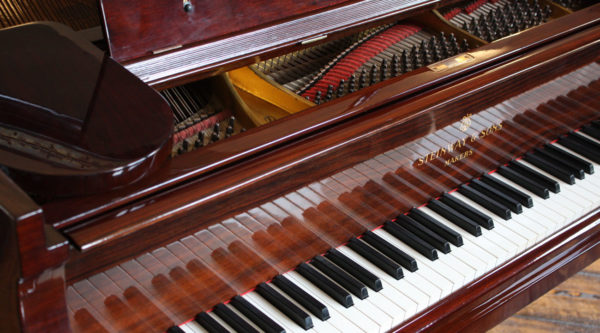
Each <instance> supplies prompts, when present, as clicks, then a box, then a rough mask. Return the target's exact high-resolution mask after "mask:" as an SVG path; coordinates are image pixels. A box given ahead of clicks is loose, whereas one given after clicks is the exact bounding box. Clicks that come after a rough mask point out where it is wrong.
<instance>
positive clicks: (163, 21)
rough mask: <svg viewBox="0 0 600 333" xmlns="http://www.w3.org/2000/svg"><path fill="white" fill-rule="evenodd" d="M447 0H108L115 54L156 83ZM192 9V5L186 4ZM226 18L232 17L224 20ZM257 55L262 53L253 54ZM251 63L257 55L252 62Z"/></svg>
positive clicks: (108, 29) (111, 45)
mask: <svg viewBox="0 0 600 333" xmlns="http://www.w3.org/2000/svg"><path fill="white" fill-rule="evenodd" d="M438 3H439V0H421V1H415V0H403V1H397V0H371V1H356V0H318V1H307V0H300V1H294V0H282V1H267V0H254V1H244V0H230V1H204V0H180V1H178V0H175V1H156V0H154V1H153V0H150V1H148V0H131V1H120V0H101V9H102V15H103V17H104V25H105V26H104V29H105V32H106V36H107V39H108V44H109V48H110V53H111V56H112V57H113V58H114V59H116V60H117V61H119V62H121V63H125V64H127V66H126V67H127V68H128V69H129V70H130V71H132V72H133V73H134V74H136V75H137V76H138V77H140V78H141V79H142V80H144V81H145V82H148V83H150V84H151V85H154V84H159V83H162V82H165V81H166V80H168V79H172V78H177V77H181V76H188V75H194V74H197V73H200V72H207V71H212V72H219V71H223V68H222V67H223V66H224V65H227V64H231V63H232V62H236V63H237V64H238V67H239V65H240V63H241V62H243V60H246V62H248V61H251V62H254V61H255V60H256V58H255V57H260V56H262V55H263V54H266V53H271V54H272V53H273V52H277V50H281V49H283V48H286V47H293V46H296V45H300V44H306V43H310V42H312V41H316V40H320V39H322V38H325V37H327V36H329V35H331V34H334V33H338V32H342V31H345V30H347V29H348V28H349V27H353V26H356V25H360V24H365V23H369V22H372V21H374V20H380V19H382V18H386V17H390V16H394V15H398V14H399V13H403V12H407V11H409V10H410V11H412V10H415V9H424V8H433V6H434V5H436V4H438ZM186 5H189V6H191V9H189V10H186V8H189V6H186ZM224 22H226V24H224ZM252 59H254V60H252ZM248 63H249V62H248Z"/></svg>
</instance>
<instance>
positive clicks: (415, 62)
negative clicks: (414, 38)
mask: <svg viewBox="0 0 600 333" xmlns="http://www.w3.org/2000/svg"><path fill="white" fill-rule="evenodd" d="M410 61H411V70H413V71H414V70H415V69H417V68H419V67H421V66H420V64H419V56H418V55H417V47H416V46H414V45H413V46H412V48H411V50H410Z"/></svg>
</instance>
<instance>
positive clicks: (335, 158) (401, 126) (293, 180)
mask: <svg viewBox="0 0 600 333" xmlns="http://www.w3.org/2000/svg"><path fill="white" fill-rule="evenodd" d="M597 30H598V28H594V29H592V31H590V32H587V33H585V34H580V35H577V37H571V38H568V39H566V41H565V42H563V44H562V45H563V47H564V49H562V48H560V47H546V48H542V49H541V50H539V51H536V52H535V54H538V56H537V57H534V56H533V55H531V56H528V57H525V58H523V60H521V61H517V62H515V63H512V64H506V65H503V66H500V67H498V68H496V69H493V70H490V71H488V72H487V73H485V75H480V76H478V77H477V78H473V79H469V80H465V81H464V82H460V83H457V84H454V85H453V86H452V87H447V88H445V89H443V90H440V91H437V92H435V93H433V94H430V95H429V96H428V98H420V99H415V100H414V101H409V102H406V103H398V104H395V105H394V104H392V105H389V106H387V107H384V108H382V109H380V110H378V111H377V112H374V113H372V114H370V115H369V117H365V118H358V119H356V120H353V121H350V122H348V123H347V124H344V125H343V126H341V127H340V128H343V129H344V130H343V131H338V130H328V131H323V132H322V133H320V134H319V135H316V136H314V137H313V138H311V139H305V140H304V141H301V142H299V143H297V144H295V145H292V146H288V147H286V149H285V150H283V149H282V150H278V151H277V150H276V151H273V152H271V153H270V154H267V155H265V156H263V157H261V158H257V159H253V160H248V161H246V162H243V163H239V165H236V166H235V167H233V168H231V169H229V170H223V171H220V172H217V173H216V174H214V175H210V176H206V177H203V178H200V179H198V180H196V181H193V182H190V183H188V184H187V185H186V186H184V187H180V188H178V189H177V190H171V191H167V192H164V193H161V194H159V195H156V196H153V197H152V198H151V200H147V201H138V202H136V203H134V204H132V205H131V206H129V207H128V206H125V207H123V208H121V209H119V210H116V211H114V212H112V213H109V214H106V215H104V216H99V217H98V218H96V219H94V220H92V221H89V222H87V223H85V224H78V225H75V226H73V227H69V228H67V229H66V232H67V233H68V234H69V236H70V237H71V238H72V239H73V241H74V242H75V244H77V246H79V247H80V248H82V249H84V250H87V249H92V248H102V247H103V246H104V245H105V244H106V246H109V247H111V248H112V247H116V248H119V250H118V251H117V252H119V253H121V254H124V253H125V252H123V251H131V252H132V253H135V252H136V251H138V250H142V249H143V247H144V246H145V245H143V244H136V245H133V246H132V245H131V244H130V243H131V242H129V241H124V242H123V240H127V239H133V238H135V237H139V236H136V235H144V236H143V238H146V237H153V240H154V242H155V243H162V242H163V241H162V240H161V239H165V238H167V237H169V236H171V235H173V234H174V233H175V231H177V232H181V233H185V232H187V231H188V230H191V229H194V228H198V227H200V226H209V225H210V224H212V223H214V222H216V220H218V219H220V218H223V217H225V216H224V215H226V214H230V212H231V211H233V210H236V209H239V210H243V209H245V208H246V207H248V206H250V205H252V204H253V203H256V202H260V201H261V200H267V199H269V198H270V197H272V196H274V195H277V194H278V193H277V192H275V191H281V192H279V193H284V192H283V191H286V190H288V189H293V188H294V187H298V186H302V185H303V184H306V183H307V182H310V181H311V180H314V179H319V178H320V177H325V176H327V174H330V173H333V172H336V171H338V170H340V169H344V168H347V167H349V166H352V165H353V164H355V163H358V162H362V161H363V160H364V159H367V158H370V157H372V156H375V155H377V154H379V153H381V152H384V151H386V150H388V149H391V148H393V147H396V146H401V145H402V144H406V145H407V147H410V143H411V141H413V140H417V139H418V138H420V137H423V136H425V135H426V134H428V133H429V131H431V130H432V129H436V128H441V127H444V126H446V125H448V124H450V123H453V122H455V121H456V120H457V119H460V118H462V117H463V116H464V115H465V114H467V113H468V112H469V111H467V110H481V109H483V108H485V107H487V106H492V105H494V104H495V103H498V102H501V101H502V100H504V99H506V98H508V97H510V96H512V95H514V94H518V93H519V92H521V91H523V89H526V88H527V87H534V86H536V85H537V84H538V82H540V81H543V80H547V79H548V78H550V77H553V76H558V75H560V73H564V71H568V70H572V69H573V68H574V66H576V65H575V64H573V62H572V61H571V60H569V59H570V58H569V56H572V55H575V54H577V57H578V58H580V59H582V60H583V59H588V60H589V61H593V60H594V59H595V57H596V53H595V52H596V51H597V47H598V46H597V45H596V44H595V42H596V40H597ZM572 43H574V44H572ZM586 43H592V44H591V45H590V46H589V47H587V48H584V49H583V50H581V51H580V52H581V53H579V52H578V53H573V52H569V51H567V49H571V48H572V47H573V46H574V45H585V44H586ZM540 54H545V55H546V56H547V57H550V58H552V57H556V60H554V64H553V65H550V64H547V65H545V66H543V67H540V66H541V65H538V63H539V62H540V60H541V59H544V58H540V57H541V55H540ZM529 66H533V67H532V68H530V69H529V70H527V73H528V74H527V75H526V76H525V77H518V78H516V77H511V78H510V79H509V78H507V77H506V73H514V72H520V71H523V70H524V68H527V67H529ZM546 66H547V67H546ZM540 68H544V70H543V71H542V70H540ZM509 82H510V83H509ZM483 84H487V85H486V86H485V89H484V88H482V85H483ZM498 85H500V87H501V88H498ZM465 91H468V92H469V96H466V97H465V98H464V99H460V102H458V101H457V100H456V99H454V102H452V103H450V104H448V103H446V102H445V101H446V100H448V98H451V97H457V96H461V95H462V94H464V92H465ZM436 103H440V105H439V106H437V107H436V106H435V105H436ZM579 125H581V123H580V124H579ZM561 130H562V132H560V131H548V132H545V133H540V132H539V131H534V132H527V133H526V135H525V136H523V135H520V137H521V138H522V141H523V142H519V141H515V142H513V141H510V140H508V141H498V142H496V141H492V142H490V143H488V144H486V145H484V144H479V143H477V145H478V146H477V149H476V153H475V156H474V159H475V161H476V162H477V163H478V164H479V167H477V168H476V169H473V168H471V170H470V171H469V170H462V169H461V168H460V164H458V165H453V166H452V167H450V168H449V169H450V170H448V171H445V172H439V171H438V170H440V169H443V170H445V169H444V168H443V161H439V160H437V161H434V162H433V163H431V166H429V165H426V166H424V167H423V168H415V167H413V164H414V163H416V161H417V159H418V158H419V157H421V156H422V155H424V154H421V153H420V152H418V151H417V152H413V153H410V154H409V155H407V156H406V157H404V159H405V161H403V166H402V175H401V177H404V176H405V175H408V174H410V175H418V176H419V177H421V178H420V179H421V180H422V181H421V182H422V183H425V184H432V183H434V182H436V183H439V185H437V188H435V190H436V191H435V192H433V193H431V192H429V193H428V192H425V193H428V195H430V196H435V195H438V194H439V193H441V192H442V191H444V190H449V189H452V188H454V187H456V186H457V185H459V184H460V183H462V182H464V181H466V180H467V179H469V177H474V176H478V175H479V174H481V173H482V172H484V171H485V170H486V169H489V168H495V167H497V166H498V165H501V164H502V163H505V162H507V161H508V159H510V158H512V157H514V156H515V155H519V154H521V153H523V152H525V151H526V150H527V149H529V148H531V147H532V146H533V145H536V144H538V143H539V142H540V141H541V140H544V139H550V138H556V137H557V136H558V135H559V134H562V133H565V129H561ZM539 135H542V136H541V138H542V139H540V138H539ZM552 136H553V137H552ZM357 138H360V140H359V139H357ZM444 140H446V141H447V142H449V143H450V142H453V141H455V140H452V138H445V139H444ZM489 140H494V139H493V138H490V139H489ZM333 142H335V143H337V144H336V148H335V149H331V148H328V147H330V145H331V144H332V143H333ZM479 145H480V146H481V147H479ZM421 146H422V147H423V148H420V149H421V150H425V148H424V147H425V146H423V145H421ZM496 146H500V147H502V148H497V147H496ZM503 147H506V148H503ZM499 149H505V150H504V151H502V150H500V151H498V150H499ZM488 152H489V153H488ZM425 154H426V153H425ZM488 155H490V156H492V157H494V156H496V158H497V159H493V158H492V159H491V160H490V159H489V158H483V157H482V158H478V157H479V156H484V157H487V156H488ZM309 156H310V158H308V157H309ZM283 166H285V167H283ZM282 168H283V170H285V172H273V170H282ZM421 174H422V176H421ZM224 175H227V177H224ZM413 177H414V176H413ZM428 180H429V181H428ZM418 186H419V185H417V187H418ZM430 186H431V185H430ZM401 192H402V191H401ZM238 195H242V197H243V199H240V197H239V196H238ZM406 196H408V197H411V195H410V194H408V193H407V195H406ZM421 197H422V196H421ZM417 198H418V197H417ZM134 207H135V209H134ZM181 207H186V208H185V209H182V208H181ZM399 208H405V207H399ZM157 212H162V213H161V214H160V216H157ZM155 228H156V229H155ZM152 229H154V232H150V230H152ZM125 244H126V245H125ZM138 246H139V247H138ZM125 247H127V249H125ZM111 252H113V251H92V252H90V253H89V254H86V252H85V251H84V252H83V253H82V258H85V259H82V260H83V261H84V262H85V261H88V260H89V258H86V257H87V256H88V255H93V258H94V260H92V261H93V262H97V263H99V262H102V261H103V260H106V259H108V258H109V257H110V256H111V254H110V253H111ZM92 253H93V254H92ZM99 256H103V257H106V259H101V258H100V257H99ZM75 261H76V260H75ZM89 268H90V267H89V266H88V267H87V269H89Z"/></svg>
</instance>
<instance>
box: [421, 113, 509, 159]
mask: <svg viewBox="0 0 600 333" xmlns="http://www.w3.org/2000/svg"><path fill="white" fill-rule="evenodd" d="M470 118H471V114H470V113H469V114H467V115H466V116H464V117H463V118H462V119H461V124H460V125H461V126H463V125H466V126H465V127H467V128H465V131H466V130H467V129H468V127H470V125H471V121H470ZM465 119H468V125H467V124H466V123H465ZM461 129H462V128H461ZM501 130H502V123H501V122H500V123H497V124H492V125H490V126H489V127H487V128H485V129H483V130H480V131H478V132H475V133H473V134H470V135H467V136H466V137H465V138H462V139H458V140H456V141H454V142H451V143H449V144H447V145H446V146H442V147H440V148H438V149H437V150H435V151H430V152H427V154H424V155H422V156H420V157H419V158H417V159H416V160H415V162H414V163H413V166H417V167H419V166H423V165H425V164H427V163H431V162H433V161H435V160H438V161H440V162H441V163H443V165H444V166H446V167H447V166H450V165H452V164H454V163H456V162H458V161H460V160H463V159H465V158H468V157H471V156H473V154H475V151H473V149H472V148H469V149H467V150H465V149H464V148H465V147H467V145H468V144H472V143H475V142H477V141H478V140H481V139H484V138H486V137H488V136H490V135H492V134H495V133H498V132H499V131H501Z"/></svg>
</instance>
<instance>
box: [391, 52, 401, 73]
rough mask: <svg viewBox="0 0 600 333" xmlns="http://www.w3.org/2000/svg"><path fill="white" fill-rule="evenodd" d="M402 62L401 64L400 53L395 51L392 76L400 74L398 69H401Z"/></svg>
mask: <svg viewBox="0 0 600 333" xmlns="http://www.w3.org/2000/svg"><path fill="white" fill-rule="evenodd" d="M399 67H400V64H399V60H398V54H396V53H394V54H393V55H392V63H391V66H390V76H391V77H396V76H398V71H399V70H400V68H399Z"/></svg>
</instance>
